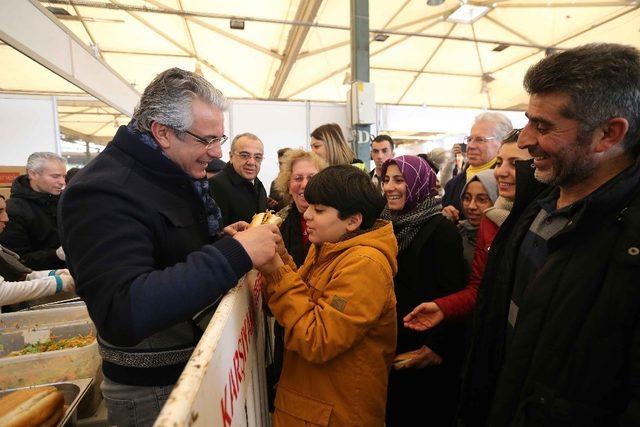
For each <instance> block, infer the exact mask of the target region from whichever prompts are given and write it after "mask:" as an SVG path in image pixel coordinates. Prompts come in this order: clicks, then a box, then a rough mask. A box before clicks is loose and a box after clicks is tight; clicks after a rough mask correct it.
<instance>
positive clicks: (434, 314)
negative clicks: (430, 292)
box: [402, 302, 444, 331]
mask: <svg viewBox="0 0 640 427" xmlns="http://www.w3.org/2000/svg"><path fill="white" fill-rule="evenodd" d="M443 319H444V313H443V312H442V310H440V307H438V304H436V303H435V302H423V303H422V304H420V305H419V306H417V307H416V308H414V309H413V311H412V312H411V313H409V314H407V315H406V316H404V318H403V319H402V320H403V322H404V327H405V328H408V329H413V330H414V331H427V330H429V329H431V328H435V327H436V326H438V325H439V324H440V322H442V320H443Z"/></svg>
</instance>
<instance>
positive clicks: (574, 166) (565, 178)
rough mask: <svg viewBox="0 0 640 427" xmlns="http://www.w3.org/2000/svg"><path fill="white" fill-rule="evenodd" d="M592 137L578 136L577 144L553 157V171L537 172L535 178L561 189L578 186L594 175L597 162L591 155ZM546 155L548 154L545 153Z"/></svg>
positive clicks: (566, 147)
mask: <svg viewBox="0 0 640 427" xmlns="http://www.w3.org/2000/svg"><path fill="white" fill-rule="evenodd" d="M589 136H590V135H582V134H580V135H578V138H576V142H575V143H574V144H572V145H569V146H565V147H564V148H563V149H562V150H561V151H559V152H558V153H555V154H554V155H551V156H550V157H549V158H550V159H551V160H552V161H553V165H552V167H551V170H549V171H544V172H543V171H540V170H538V169H536V170H535V172H534V176H535V178H536V179H537V180H538V181H540V182H542V183H543V184H549V185H553V186H560V187H570V186H573V185H575V184H578V183H580V182H582V181H584V180H585V179H587V178H588V177H589V176H591V175H592V174H593V171H594V169H595V167H596V161H595V159H594V157H593V156H592V155H591V153H590V150H589V147H590V145H591V140H590V138H589ZM545 154H546V153H545Z"/></svg>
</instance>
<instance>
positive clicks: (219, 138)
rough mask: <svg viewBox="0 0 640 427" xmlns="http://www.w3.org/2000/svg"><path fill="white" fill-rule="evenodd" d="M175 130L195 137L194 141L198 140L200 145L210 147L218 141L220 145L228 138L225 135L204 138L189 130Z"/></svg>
mask: <svg viewBox="0 0 640 427" xmlns="http://www.w3.org/2000/svg"><path fill="white" fill-rule="evenodd" d="M177 132H184V133H186V134H188V135H190V136H191V137H192V138H193V139H195V140H196V141H198V142H199V143H201V144H202V145H206V146H207V148H209V147H211V146H212V145H213V144H215V143H216V142H219V143H220V145H222V144H224V143H225V142H226V141H227V139H229V137H228V136H227V135H222V136H214V137H211V138H204V137H202V136H198V135H196V134H195V133H193V132H189V131H188V130H183V131H177Z"/></svg>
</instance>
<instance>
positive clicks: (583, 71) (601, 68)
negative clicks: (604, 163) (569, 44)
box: [524, 43, 640, 156]
mask: <svg viewBox="0 0 640 427" xmlns="http://www.w3.org/2000/svg"><path fill="white" fill-rule="evenodd" d="M524 88H525V90H526V91H527V92H528V93H529V94H545V93H561V94H566V95H568V96H569V98H570V101H569V102H568V104H567V105H566V106H565V108H564V110H563V111H562V115H563V116H565V117H566V118H569V119H572V120H577V121H579V122H580V134H581V135H579V136H582V137H585V136H587V135H589V134H591V133H592V132H593V131H594V130H595V129H596V128H597V127H598V126H600V125H602V124H604V123H606V122H607V121H608V120H610V119H612V118H614V117H623V118H625V119H626V120H627V121H628V122H629V131H628V132H627V134H626V136H625V138H624V140H623V141H622V147H623V148H624V149H625V150H626V151H631V152H632V153H634V154H635V155H636V156H637V155H638V154H640V142H639V140H640V51H638V49H636V48H634V47H631V46H625V45H621V44H614V43H594V44H587V45H584V46H579V47H576V48H573V49H568V50H566V51H564V52H559V53H555V54H553V55H550V56H547V57H546V58H544V59H542V60H541V61H540V62H538V63H537V64H535V65H533V66H532V67H531V68H529V70H528V71H527V74H526V75H525V76H524Z"/></svg>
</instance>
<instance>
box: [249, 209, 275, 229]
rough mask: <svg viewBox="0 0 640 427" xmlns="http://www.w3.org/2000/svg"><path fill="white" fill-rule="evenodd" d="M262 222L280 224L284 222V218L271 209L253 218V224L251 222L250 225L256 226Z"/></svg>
mask: <svg viewBox="0 0 640 427" xmlns="http://www.w3.org/2000/svg"><path fill="white" fill-rule="evenodd" d="M262 224H275V225H277V226H280V224H282V218H280V217H279V216H278V215H275V214H274V213H272V212H271V211H266V212H260V213H257V214H255V215H254V216H253V218H251V224H249V227H256V226H258V225H262Z"/></svg>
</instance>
